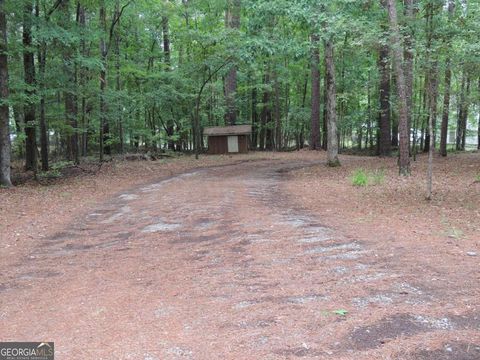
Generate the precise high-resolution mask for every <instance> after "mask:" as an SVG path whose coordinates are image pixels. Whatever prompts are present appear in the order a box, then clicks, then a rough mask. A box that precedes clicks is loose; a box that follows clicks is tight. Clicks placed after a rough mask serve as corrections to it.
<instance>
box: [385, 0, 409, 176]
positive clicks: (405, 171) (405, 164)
mask: <svg viewBox="0 0 480 360" xmlns="http://www.w3.org/2000/svg"><path fill="white" fill-rule="evenodd" d="M387 8H388V17H389V21H390V30H391V36H392V41H391V43H392V54H393V59H394V61H393V62H394V67H395V73H396V75H397V76H396V84H397V93H398V100H399V133H400V143H399V146H400V148H399V152H400V160H399V173H400V175H404V176H407V175H409V174H410V154H409V146H408V143H409V139H408V111H407V106H408V104H407V94H406V91H405V75H404V72H403V55H402V51H401V48H400V30H399V27H398V19H397V8H396V1H395V0H387Z"/></svg>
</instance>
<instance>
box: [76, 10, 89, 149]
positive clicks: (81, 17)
mask: <svg viewBox="0 0 480 360" xmlns="http://www.w3.org/2000/svg"><path fill="white" fill-rule="evenodd" d="M77 6H78V10H77V11H78V24H79V27H80V54H81V56H85V57H86V56H87V47H86V41H85V37H86V36H85V35H86V34H85V30H86V25H87V24H86V16H85V7H84V6H83V5H82V4H81V3H80V1H79V2H78V3H77ZM79 83H80V84H79V85H80V88H81V91H80V93H81V94H82V95H81V102H80V103H81V105H80V107H81V116H80V118H81V128H82V136H81V141H80V140H79V141H80V142H81V146H79V147H80V148H81V151H80V153H81V155H82V156H87V154H88V120H87V110H88V108H89V107H88V105H87V98H86V96H85V85H86V83H87V70H86V69H85V67H84V66H80V82H79Z"/></svg>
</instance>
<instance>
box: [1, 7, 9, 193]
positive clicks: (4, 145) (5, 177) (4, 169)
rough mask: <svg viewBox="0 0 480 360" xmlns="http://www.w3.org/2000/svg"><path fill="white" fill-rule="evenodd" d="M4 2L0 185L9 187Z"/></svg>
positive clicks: (3, 18)
mask: <svg viewBox="0 0 480 360" xmlns="http://www.w3.org/2000/svg"><path fill="white" fill-rule="evenodd" d="M4 5H5V1H4V0H0V34H1V37H0V96H1V99H2V100H3V101H2V102H1V104H0V185H1V186H6V187H10V186H12V182H11V180H10V129H9V111H8V104H7V103H6V102H5V100H7V99H8V95H9V94H8V55H7V19H6V16H5V12H4V9H3V7H4Z"/></svg>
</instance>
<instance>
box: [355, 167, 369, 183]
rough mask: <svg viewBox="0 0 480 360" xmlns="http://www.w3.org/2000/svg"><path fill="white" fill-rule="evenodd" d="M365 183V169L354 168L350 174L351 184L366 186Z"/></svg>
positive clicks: (366, 180) (366, 177)
mask: <svg viewBox="0 0 480 360" xmlns="http://www.w3.org/2000/svg"><path fill="white" fill-rule="evenodd" d="M367 184H368V175H367V173H366V171H365V170H363V169H358V170H355V172H354V173H353V176H352V185H353V186H367Z"/></svg>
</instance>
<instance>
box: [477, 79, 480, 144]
mask: <svg viewBox="0 0 480 360" xmlns="http://www.w3.org/2000/svg"><path fill="white" fill-rule="evenodd" d="M478 93H479V94H480V77H479V78H478ZM479 97H480V95H479ZM478 105H479V107H480V101H479V104H478ZM477 149H478V150H480V111H479V114H478V136H477Z"/></svg>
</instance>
